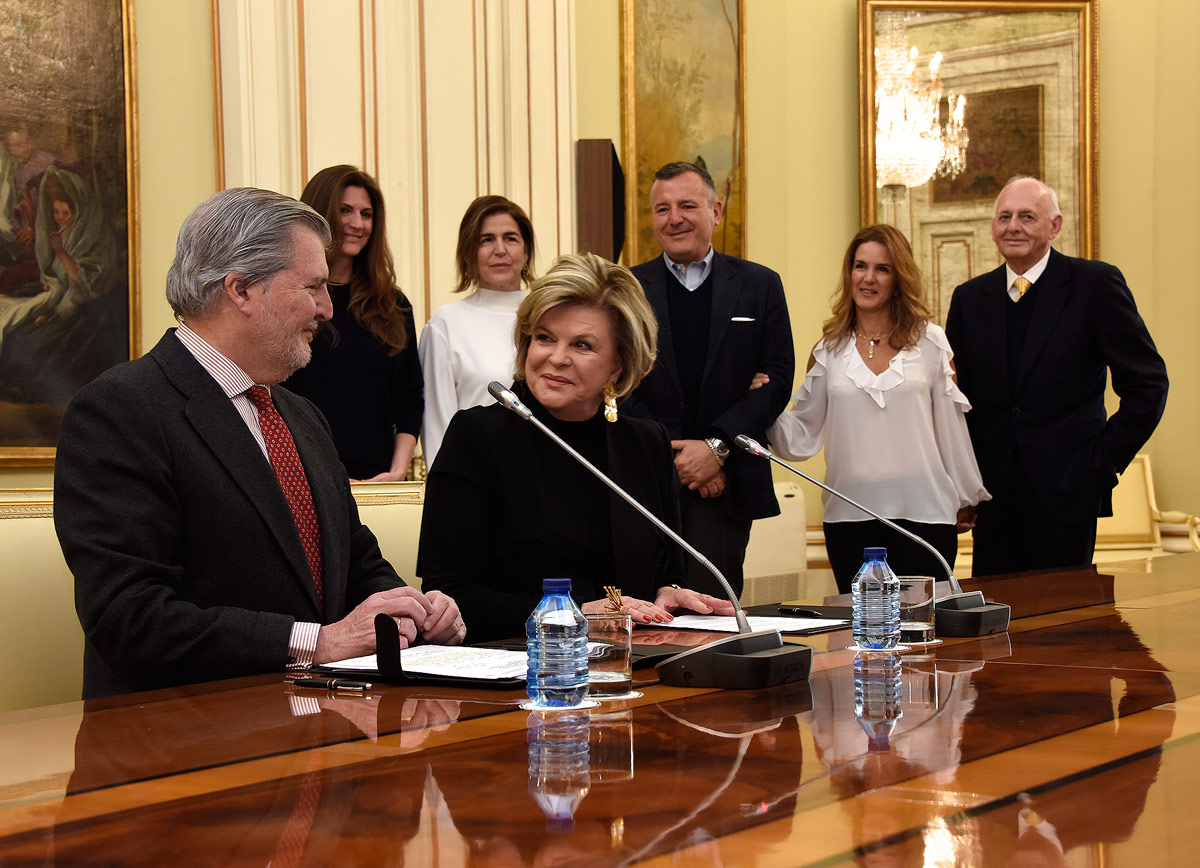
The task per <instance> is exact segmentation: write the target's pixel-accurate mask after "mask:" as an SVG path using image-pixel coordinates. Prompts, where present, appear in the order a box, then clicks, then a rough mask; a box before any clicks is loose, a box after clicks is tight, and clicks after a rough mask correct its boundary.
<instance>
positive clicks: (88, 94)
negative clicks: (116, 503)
mask: <svg viewBox="0 0 1200 868" xmlns="http://www.w3.org/2000/svg"><path fill="white" fill-rule="evenodd" d="M132 4H133V0H0V33H3V34H4V38H3V39H2V40H0V54H2V55H3V58H2V65H3V68H4V69H6V70H8V71H9V74H7V75H5V76H4V77H2V78H0V88H2V89H3V98H2V99H0V465H10V466H14V465H25V466H30V465H48V464H52V463H53V461H54V451H55V445H56V443H57V442H58V428H59V424H60V423H61V421H62V415H63V411H64V410H65V409H66V406H67V402H68V401H69V400H70V399H71V397H72V395H74V394H75V392H76V391H78V389H79V388H80V387H81V386H83V385H84V384H85V383H87V382H89V381H90V380H92V379H93V378H94V377H95V376H96V375H97V374H99V373H100V372H101V371H103V370H104V369H106V368H108V367H110V366H112V365H114V364H116V363H118V362H121V361H125V360H127V359H130V358H132V357H133V355H135V354H136V352H137V349H138V346H137V345H138V334H137V322H138V288H137V280H136V274H137V262H138V244H137V235H138V230H137V225H138V221H137V194H136V185H135V178H136V175H135V172H134V167H135V165H136V153H135V150H136V121H135V113H134V107H135V105H136V101H135V95H134V92H133V86H134V57H133V33H132V31H133V6H132Z"/></svg>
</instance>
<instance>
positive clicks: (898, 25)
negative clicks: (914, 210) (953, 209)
mask: <svg viewBox="0 0 1200 868" xmlns="http://www.w3.org/2000/svg"><path fill="white" fill-rule="evenodd" d="M878 20H879V24H880V33H879V39H878V42H877V45H876V48H875V81H876V90H875V111H876V116H875V184H876V186H878V187H884V188H890V189H893V190H894V189H896V188H898V187H919V186H921V185H922V184H924V183H925V182H926V181H928V180H929V179H930V178H932V177H933V176H934V174H935V173H937V174H938V175H941V176H943V177H950V178H952V177H954V176H955V175H957V174H958V173H959V172H961V171H962V170H963V168H964V167H965V166H966V155H967V143H968V142H969V138H968V137H967V130H966V128H965V127H964V126H963V112H964V111H965V110H966V106H967V100H966V97H964V96H963V95H962V94H958V95H957V96H956V95H955V94H950V95H949V99H948V106H949V107H950V111H949V118H948V119H947V121H946V124H945V125H944V126H943V125H942V123H941V117H940V114H941V103H942V86H941V81H940V80H939V79H938V67H939V66H940V65H941V62H942V53H941V52H940V51H939V52H937V53H935V54H934V55H933V59H932V60H930V61H929V80H928V81H923V80H921V79H920V78H918V77H917V72H916V70H917V56H918V52H917V47H916V46H915V45H914V46H912V47H911V48H909V47H907V42H908V39H907V33H906V31H905V21H906V19H905V16H903V15H901V14H881V15H880V16H879V19H878Z"/></svg>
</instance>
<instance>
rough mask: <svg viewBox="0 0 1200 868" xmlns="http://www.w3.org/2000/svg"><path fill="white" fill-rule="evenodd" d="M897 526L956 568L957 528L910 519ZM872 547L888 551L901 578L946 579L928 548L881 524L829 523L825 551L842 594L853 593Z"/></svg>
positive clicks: (893, 566)
mask: <svg viewBox="0 0 1200 868" xmlns="http://www.w3.org/2000/svg"><path fill="white" fill-rule="evenodd" d="M896 524H898V525H900V526H901V527H902V528H904V529H905V530H907V531H909V532H911V533H915V534H916V535H917V536H919V537H920V538H921V539H923V540H925V542H927V543H929V544H930V545H932V546H933V547H934V548H935V549H937V550H938V552H939V553H940V554H941V556H942V557H944V558H945V559H946V563H948V564H949V565H950V569H954V558H955V556H956V555H957V554H958V534H957V533H956V532H955V530H954V525H952V524H923V523H921V522H919V521H908V520H907V519H898V520H896ZM872 546H884V547H885V548H887V562H888V566H889V567H891V568H892V571H893V572H894V573H895V574H896V575H898V576H933V577H934V578H935V579H937V580H938V581H939V582H940V581H943V580H944V579H945V578H946V571H945V570H944V569H943V568H942V565H941V564H940V563H938V559H937V558H935V557H934V556H933V555H932V554H931V553H930V552H929V550H928V549H926V548H924V547H923V546H920V545H918V544H917V543H915V542H913V541H912V540H910V539H909V538H908V537H906V536H904V534H902V533H899V532H897V531H895V530H893V529H892V528H890V527H888V526H887V525H886V524H884V523H883V522H881V521H876V520H875V519H871V520H869V521H827V522H825V551H826V552H827V553H828V554H829V566H831V567H832V568H833V577H834V579H835V580H836V581H837V586H838V593H841V594H848V593H850V583H851V582H852V581H854V575H855V574H856V573H857V572H858V569H859V567H861V566H862V565H863V549H865V548H869V547H872Z"/></svg>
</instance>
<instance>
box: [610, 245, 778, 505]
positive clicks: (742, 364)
mask: <svg viewBox="0 0 1200 868" xmlns="http://www.w3.org/2000/svg"><path fill="white" fill-rule="evenodd" d="M712 267H713V306H712V320H711V325H710V326H709V338H708V355H707V357H706V359H705V361H704V373H703V379H702V381H701V386H700V406H699V407H697V408H695V409H696V421H697V424H698V425H700V426H702V428H703V429H704V430H705V432H706V436H710V437H720V438H721V439H722V440H724V441H725V442H726V443H727V444H728V445H729V448H730V449H731V450H732V454H731V455H730V456H729V459H728V461H726V462H725V471H726V476H727V485H726V489H725V493H724V494H723V495H722V496H721V497H722V500H724V502H725V507H726V511H727V512H728V514H729V517H730V518H733V519H738V520H742V521H748V520H751V519H755V518H765V517H767V516H770V515H778V514H779V503H778V501H776V499H775V489H774V486H773V485H772V482H771V467H770V464H769V463H768V462H766V461H764V460H762V459H761V458H755V457H753V456H751V455H749V454H747V453H745V452H743V451H742V450H740V449H738V448H737V447H736V446H735V445H734V438H735V437H737V435H739V434H748V435H749V436H750V437H753V438H754V439H755V440H758V441H759V442H761V443H766V442H767V428H768V427H769V426H770V425H771V423H772V422H774V421H775V418H776V417H777V416H778V415H779V414H780V413H782V412H783V410H784V408H785V407H787V402H788V398H789V397H790V396H791V393H792V377H793V375H794V374H795V372H796V357H795V352H794V351H793V349H792V327H791V323H790V321H789V320H788V312H787V299H786V298H785V297H784V293H783V282H782V281H780V279H779V275H778V274H776V273H775V272H774V271H772V270H771V269H769V268H765V267H764V266H762V265H758V264H756V263H753V262H747V261H746V260H744V259H736V258H734V257H732V256H724V255H722V254H720V253H718V254H716V255H715V256H714V257H713V266H712ZM633 273H634V275H635V276H636V277H637V279H638V280H639V281H641V284H642V288H643V289H645V291H646V297H647V298H648V299H649V300H650V305H651V307H653V308H654V315H655V316H656V317H658V323H659V326H658V361H657V362H655V365H654V370H653V371H651V372H650V375H649V376H647V377H646V378H645V379H644V380H642V383H641V385H640V386H638V388H637V390H636V391H635V392H634V393H633V394H632V395H631V396H630V397H629V399H628V400H626V402H625V403H624V404H623V405H622V407H621V412H623V413H632V414H634V415H639V416H646V417H648V418H651V419H654V420H656V421H658V422H661V423H662V425H663V427H665V428H666V429H667V433H668V434H669V435H670V436H671V439H673V440H677V439H680V438H681V437H682V436H683V431H682V427H681V421H680V420H681V418H682V415H683V408H684V401H683V390H682V385H681V382H680V378H679V365H678V362H677V361H676V357H675V344H674V341H673V340H672V339H671V329H670V322H671V319H670V312H669V311H668V309H667V287H668V283H667V281H673V280H675V277H674V276H673V275H672V274H671V273H670V272H669V271H667V268H666V265H665V264H664V263H663V261H662V257H661V256H659V257H657V258H655V259H652V260H650V261H649V262H643V263H642V264H641V265H638V266H636V267H635V268H634V269H633ZM759 371H762V372H763V373H765V374H768V375H769V376H770V378H771V382H770V383H768V384H767V385H765V386H763V387H762V388H761V389H755V390H754V391H750V381H751V380H752V379H753V377H754V375H755V373H757V372H759Z"/></svg>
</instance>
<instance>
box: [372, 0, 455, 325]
mask: <svg viewBox="0 0 1200 868" xmlns="http://www.w3.org/2000/svg"><path fill="white" fill-rule="evenodd" d="M425 5H426V4H423V3H418V2H409V3H377V4H375V5H374V9H375V19H374V26H375V49H376V57H375V63H376V79H375V87H376V88H377V98H376V101H375V105H374V109H373V110H374V112H377V113H378V119H379V127H378V136H379V171H378V173H377V175H376V177H377V179H378V180H379V185H380V187H381V188H382V190H383V196H384V200H385V201H386V202H387V207H388V240H389V242H390V244H391V248H392V256H393V258H394V259H395V262H396V280H397V282H398V283H399V284H400V288H401V289H403V290H404V292H405V294H406V295H407V296H408V298H409V300H410V301H411V302H412V304H413V313H414V315H415V316H416V320H417V325H418V327H420V325H421V323H423V322H424V321H425V320H426V319H428V316H429V305H428V299H427V297H426V271H425V263H426V237H425V225H426V205H427V202H426V193H425V163H424V146H423V142H424V138H423V129H424V127H423V121H422V105H421V89H420V84H421V81H422V76H423V71H422V68H421V55H422V51H423V47H424V42H423V40H422V38H421V30H420V27H419V21H420V18H421V13H422V11H423V9H422V7H423V6H425ZM429 5H439V4H429Z"/></svg>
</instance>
